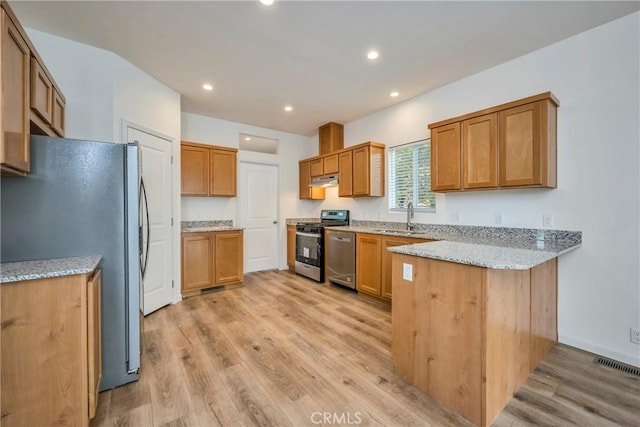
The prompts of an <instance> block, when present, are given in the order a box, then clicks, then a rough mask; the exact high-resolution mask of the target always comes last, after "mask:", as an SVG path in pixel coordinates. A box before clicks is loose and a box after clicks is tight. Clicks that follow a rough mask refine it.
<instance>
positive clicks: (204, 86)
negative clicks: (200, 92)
mask: <svg viewBox="0 0 640 427" xmlns="http://www.w3.org/2000/svg"><path fill="white" fill-rule="evenodd" d="M202 89H204V90H213V86H212V85H210V84H209V83H205V84H203V85H202Z"/></svg>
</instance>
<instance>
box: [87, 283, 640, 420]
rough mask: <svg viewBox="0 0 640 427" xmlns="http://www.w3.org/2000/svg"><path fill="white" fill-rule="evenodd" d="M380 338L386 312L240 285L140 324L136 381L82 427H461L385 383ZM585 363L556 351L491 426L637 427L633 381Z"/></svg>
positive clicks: (288, 289) (321, 295)
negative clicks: (138, 376)
mask: <svg viewBox="0 0 640 427" xmlns="http://www.w3.org/2000/svg"><path fill="white" fill-rule="evenodd" d="M390 337H391V313H390V307H389V305H387V304H383V303H379V302H376V301H372V300H370V299H367V298H365V297H362V296H358V295H356V294H353V293H350V292H347V291H345V290H342V289H337V288H334V287H331V286H326V285H318V284H316V283H314V282H311V281H308V280H307V279H304V278H301V277H299V276H296V275H294V274H292V273H289V272H286V271H285V272H279V271H267V272H259V273H251V274H247V275H245V286H244V287H242V288H238V289H233V290H227V291H222V292H216V293H209V294H206V295H201V296H196V297H192V298H188V299H185V300H184V301H182V302H180V303H178V304H175V305H172V306H169V307H166V308H163V309H161V310H159V311H157V312H156V313H153V314H151V315H149V316H147V317H146V318H145V320H144V333H143V355H142V375H141V379H140V381H138V382H136V383H132V384H128V385H125V386H122V387H118V388H116V389H113V390H109V391H106V392H103V393H101V394H100V402H99V406H98V412H97V416H96V418H95V419H94V420H93V421H92V422H91V426H92V427H97V426H111V425H114V426H115V425H118V426H125V425H129V426H202V427H209V426H253V425H257V426H315V425H351V426H353V425H361V426H405V425H406V426H409V425H410V426H466V425H470V424H469V423H468V422H467V421H466V420H465V419H463V418H461V417H460V416H458V415H457V414H455V413H453V412H451V411H448V410H447V409H445V408H444V407H442V406H441V405H440V404H438V403H437V402H435V401H434V400H433V399H431V398H429V397H428V396H427V395H425V394H424V393H422V392H420V391H419V390H417V389H416V388H415V387H413V386H411V385H409V384H407V383H406V382H404V381H403V380H402V379H400V378H398V377H396V376H395V375H394V373H393V366H392V363H391V359H390V347H391V342H390V340H391V338H390ZM105 345H108V343H105ZM592 358H593V355H591V354H589V353H585V352H582V351H579V350H576V349H573V348H570V347H566V346H563V345H556V347H555V348H554V349H553V350H552V351H551V352H550V353H549V354H548V355H547V356H546V357H545V358H544V360H543V361H542V363H541V364H540V365H539V367H538V368H537V369H536V370H535V372H534V373H533V374H532V375H531V377H530V378H529V379H528V381H527V382H526V384H525V385H523V386H522V387H521V389H520V390H519V391H518V393H517V394H516V396H515V397H514V398H513V399H512V400H511V402H510V403H509V404H508V406H507V407H506V408H505V410H504V411H503V412H502V413H501V414H500V415H499V416H498V418H497V419H496V422H495V425H498V426H524V425H558V426H560V425H585V426H586V425H592V426H606V425H629V426H638V425H640V422H639V419H640V379H639V378H638V377H633V376H631V375H627V374H624V373H622V372H619V371H616V370H613V369H610V368H607V367H604V366H598V365H595V364H593V363H592V362H591V360H592Z"/></svg>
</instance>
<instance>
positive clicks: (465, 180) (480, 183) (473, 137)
mask: <svg viewBox="0 0 640 427" xmlns="http://www.w3.org/2000/svg"><path fill="white" fill-rule="evenodd" d="M462 144H463V145H462V153H463V156H462V185H463V187H464V188H495V187H496V185H498V113H491V114H485V115H483V116H479V117H474V118H473V119H469V120H465V121H463V122H462Z"/></svg>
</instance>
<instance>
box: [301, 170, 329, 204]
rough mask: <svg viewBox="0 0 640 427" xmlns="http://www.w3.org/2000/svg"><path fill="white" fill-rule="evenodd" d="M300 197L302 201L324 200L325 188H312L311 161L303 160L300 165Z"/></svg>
mask: <svg viewBox="0 0 640 427" xmlns="http://www.w3.org/2000/svg"><path fill="white" fill-rule="evenodd" d="M298 166H299V169H298V170H299V175H298V193H299V194H298V195H299V198H300V200H324V188H311V187H309V184H311V161H310V160H301V161H300V162H299V163H298Z"/></svg>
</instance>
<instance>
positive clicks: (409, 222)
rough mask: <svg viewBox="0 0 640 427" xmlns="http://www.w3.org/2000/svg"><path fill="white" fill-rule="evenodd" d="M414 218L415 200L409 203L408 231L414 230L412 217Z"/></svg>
mask: <svg viewBox="0 0 640 427" xmlns="http://www.w3.org/2000/svg"><path fill="white" fill-rule="evenodd" d="M412 218H413V202H409V203H407V231H411V230H413V224H411V219H412Z"/></svg>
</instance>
